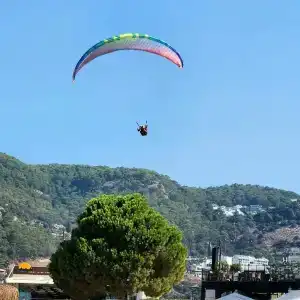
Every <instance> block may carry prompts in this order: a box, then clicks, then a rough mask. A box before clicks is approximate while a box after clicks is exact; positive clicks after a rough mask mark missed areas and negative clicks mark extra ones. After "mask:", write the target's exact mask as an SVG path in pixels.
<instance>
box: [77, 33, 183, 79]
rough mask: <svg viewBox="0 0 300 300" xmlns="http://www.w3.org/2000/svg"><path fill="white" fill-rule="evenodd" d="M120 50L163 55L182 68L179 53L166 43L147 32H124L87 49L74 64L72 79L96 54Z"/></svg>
mask: <svg viewBox="0 0 300 300" xmlns="http://www.w3.org/2000/svg"><path fill="white" fill-rule="evenodd" d="M120 50H139V51H145V52H149V53H153V54H156V55H159V56H162V57H165V58H166V59H168V60H170V61H171V62H173V63H174V64H176V65H177V66H178V67H179V68H183V60H182V58H181V56H180V54H179V53H178V52H177V51H176V50H175V49H174V48H173V47H172V46H170V45H169V44H168V43H166V42H164V41H162V40H160V39H158V38H155V37H152V36H150V35H148V34H139V33H125V34H120V35H116V36H113V37H110V38H108V39H105V40H102V41H100V42H99V43H97V44H95V45H94V46H93V47H91V48H90V49H88V50H87V51H86V52H85V53H84V54H83V56H82V57H81V58H80V59H79V61H78V63H77V64H76V67H75V69H74V71H73V77H72V78H73V81H75V78H76V75H77V73H78V72H79V71H80V70H81V69H82V68H83V67H84V66H85V65H86V64H88V63H89V62H91V61H92V60H94V59H95V58H97V57H98V56H101V55H104V54H108V53H112V52H115V51H120Z"/></svg>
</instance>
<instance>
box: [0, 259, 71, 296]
mask: <svg viewBox="0 0 300 300" xmlns="http://www.w3.org/2000/svg"><path fill="white" fill-rule="evenodd" d="M49 262H50V261H49V259H43V260H37V261H28V262H23V263H20V264H18V265H15V266H13V268H12V269H11V271H10V273H9V274H8V276H7V278H6V279H5V283H7V284H10V285H13V286H15V287H17V288H18V290H19V293H20V297H21V299H26V300H30V299H34V298H36V299H37V298H40V297H41V298H42V297H45V296H46V297H48V298H50V299H68V297H67V295H65V294H64V293H63V291H61V290H60V289H59V288H57V287H55V285H54V282H53V280H52V278H51V277H50V274H49V271H48V264H49Z"/></svg>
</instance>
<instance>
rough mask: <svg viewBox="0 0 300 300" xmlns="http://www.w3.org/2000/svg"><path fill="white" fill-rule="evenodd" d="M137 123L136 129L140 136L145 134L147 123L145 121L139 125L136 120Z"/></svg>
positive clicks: (146, 132)
mask: <svg viewBox="0 0 300 300" xmlns="http://www.w3.org/2000/svg"><path fill="white" fill-rule="evenodd" d="M136 123H137V125H138V128H137V131H138V132H139V133H140V135H141V136H146V135H147V134H148V124H147V121H146V124H145V125H139V123H138V122H136Z"/></svg>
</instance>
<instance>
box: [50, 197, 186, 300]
mask: <svg viewBox="0 0 300 300" xmlns="http://www.w3.org/2000/svg"><path fill="white" fill-rule="evenodd" d="M186 256H187V250H186V248H185V247H184V245H183V243H182V234H181V232H180V231H179V229H178V228H177V227H175V226H174V225H170V224H169V222H168V221H167V220H166V219H165V218H164V217H163V216H161V215H160V214H159V213H158V212H157V211H155V210H154V209H153V208H151V207H150V206H149V205H148V203H147V201H146V198H145V197H144V196H142V195H141V194H137V193H136V194H128V195H102V196H99V197H98V198H94V199H92V200H90V201H89V202H88V203H87V206H86V208H85V210H84V212H83V213H82V214H81V215H80V216H79V217H78V219H77V228H75V229H73V231H72V237H71V240H69V241H64V242H63V243H61V245H60V247H59V248H58V250H57V251H56V252H55V253H54V254H53V255H52V257H51V263H50V265H49V270H50V272H51V274H52V277H53V279H54V281H55V283H56V284H57V285H58V286H59V287H60V288H62V289H63V290H64V291H65V292H66V293H67V294H69V295H70V296H72V297H73V298H74V299H80V300H84V299H89V298H93V297H103V296H105V295H106V294H110V295H113V296H116V297H125V296H126V295H132V294H134V293H136V292H139V291H144V292H145V293H146V295H147V296H151V297H158V296H161V295H162V294H165V293H167V292H168V291H170V290H171V288H172V287H173V284H175V283H178V282H179V281H180V280H181V279H182V278H183V275H184V272H185V269H186Z"/></svg>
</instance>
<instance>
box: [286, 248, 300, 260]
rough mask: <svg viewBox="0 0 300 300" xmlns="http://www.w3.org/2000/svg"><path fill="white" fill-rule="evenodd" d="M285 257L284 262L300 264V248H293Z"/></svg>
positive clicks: (288, 250) (287, 251)
mask: <svg viewBox="0 0 300 300" xmlns="http://www.w3.org/2000/svg"><path fill="white" fill-rule="evenodd" d="M284 254H285V255H283V261H284V262H288V263H300V248H298V247H291V248H289V249H287V250H286V252H285V253H284Z"/></svg>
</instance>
